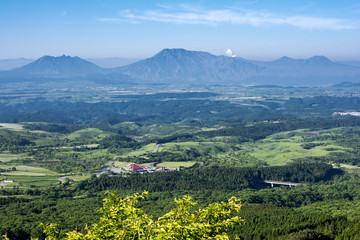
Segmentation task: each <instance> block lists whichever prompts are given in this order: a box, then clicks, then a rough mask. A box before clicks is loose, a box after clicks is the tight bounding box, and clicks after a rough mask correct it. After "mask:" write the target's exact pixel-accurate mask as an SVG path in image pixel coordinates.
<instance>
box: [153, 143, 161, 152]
mask: <svg viewBox="0 0 360 240" xmlns="http://www.w3.org/2000/svg"><path fill="white" fill-rule="evenodd" d="M159 147H160V144H156V147H155V149H154V151H153V153H156V152H157V151H158V150H159Z"/></svg>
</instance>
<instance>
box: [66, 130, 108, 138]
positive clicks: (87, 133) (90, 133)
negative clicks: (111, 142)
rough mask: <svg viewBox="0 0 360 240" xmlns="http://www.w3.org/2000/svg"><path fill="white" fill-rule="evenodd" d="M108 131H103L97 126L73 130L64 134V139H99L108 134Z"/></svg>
mask: <svg viewBox="0 0 360 240" xmlns="http://www.w3.org/2000/svg"><path fill="white" fill-rule="evenodd" d="M110 135H111V134H110V133H107V132H104V131H102V130H100V129H97V128H86V129H81V130H78V131H75V132H73V133H71V134H69V135H67V136H66V139H68V140H72V141H78V140H81V141H85V140H100V139H102V138H104V137H107V136H110Z"/></svg>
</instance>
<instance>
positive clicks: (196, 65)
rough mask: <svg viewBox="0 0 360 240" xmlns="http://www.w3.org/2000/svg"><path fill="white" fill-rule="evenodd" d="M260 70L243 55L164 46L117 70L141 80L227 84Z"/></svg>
mask: <svg viewBox="0 0 360 240" xmlns="http://www.w3.org/2000/svg"><path fill="white" fill-rule="evenodd" d="M260 70H261V67H259V66H256V65H254V64H252V63H250V62H247V61H246V60H244V59H241V58H230V57H225V56H215V55H212V54H210V53H207V52H198V51H187V50H184V49H164V50H162V51H161V52H159V53H158V54H156V55H155V56H153V57H151V58H148V59H144V60H141V61H139V62H137V63H133V64H130V65H128V66H124V67H121V68H117V69H115V71H117V72H120V73H123V74H127V75H130V76H132V77H133V78H135V79H139V80H140V81H141V82H151V83H159V82H162V83H196V84H209V83H210V84H227V82H228V80H235V79H238V78H243V77H244V76H248V75H251V74H257V73H258V72H259V71H260Z"/></svg>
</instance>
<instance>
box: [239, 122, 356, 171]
mask: <svg viewBox="0 0 360 240" xmlns="http://www.w3.org/2000/svg"><path fill="white" fill-rule="evenodd" d="M332 131H334V132H337V131H338V129H334V130H326V131H324V132H320V135H321V134H324V135H329V134H331V133H332ZM294 132H295V131H294ZM296 132H306V130H304V129H300V130H297V131H296ZM308 139H309V136H306V135H304V136H299V135H290V134H289V133H288V132H283V133H278V134H274V135H271V136H269V137H267V138H265V139H263V140H260V141H257V142H255V143H245V144H242V145H241V148H242V149H243V150H242V151H244V152H246V153H248V154H249V155H251V156H253V157H255V158H257V159H259V160H263V161H265V162H266V163H267V164H269V165H270V166H276V165H281V164H283V163H284V162H286V161H287V160H288V161H289V162H291V161H293V160H295V159H296V158H304V157H309V156H314V157H322V156H326V155H328V154H329V153H331V152H344V151H347V150H350V149H349V148H346V147H342V146H339V145H338V144H336V143H335V142H334V141H330V140H323V141H319V140H316V141H310V142H309V141H308ZM305 140H307V141H306V142H305ZM308 143H314V144H315V146H314V147H312V148H310V149H304V148H302V144H308Z"/></svg>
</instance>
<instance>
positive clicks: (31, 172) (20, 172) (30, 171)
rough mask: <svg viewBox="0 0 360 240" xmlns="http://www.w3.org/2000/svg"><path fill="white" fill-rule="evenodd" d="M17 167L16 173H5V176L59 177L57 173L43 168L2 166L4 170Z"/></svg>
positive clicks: (0, 166)
mask: <svg viewBox="0 0 360 240" xmlns="http://www.w3.org/2000/svg"><path fill="white" fill-rule="evenodd" d="M12 167H15V168H16V171H11V172H3V173H2V174H3V175H8V176H57V175H58V174H57V173H56V172H53V171H50V170H48V169H46V168H42V167H32V166H27V165H16V166H14V165H0V168H2V169H9V168H12Z"/></svg>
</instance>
